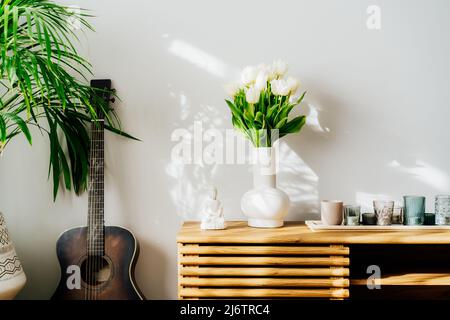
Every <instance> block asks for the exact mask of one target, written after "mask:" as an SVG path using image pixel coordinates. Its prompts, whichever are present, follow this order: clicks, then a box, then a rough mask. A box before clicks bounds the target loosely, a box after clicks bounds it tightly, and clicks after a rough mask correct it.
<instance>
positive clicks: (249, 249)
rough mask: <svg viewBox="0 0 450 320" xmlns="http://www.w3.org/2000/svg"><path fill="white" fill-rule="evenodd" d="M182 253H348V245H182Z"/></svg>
mask: <svg viewBox="0 0 450 320" xmlns="http://www.w3.org/2000/svg"><path fill="white" fill-rule="evenodd" d="M180 253H182V254H222V255H302V254H305V255H348V254H349V248H348V247H324V246H322V247H301V246H298V247H297V246H295V247H289V246H198V245H184V246H182V247H181V248H180Z"/></svg>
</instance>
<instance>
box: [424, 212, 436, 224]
mask: <svg viewBox="0 0 450 320" xmlns="http://www.w3.org/2000/svg"><path fill="white" fill-rule="evenodd" d="M424 224H425V225H427V226H434V225H435V224H436V215H435V214H434V213H425V221H424Z"/></svg>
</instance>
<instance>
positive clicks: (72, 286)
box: [52, 80, 144, 300]
mask: <svg viewBox="0 0 450 320" xmlns="http://www.w3.org/2000/svg"><path fill="white" fill-rule="evenodd" d="M91 86H92V87H94V88H98V89H102V90H101V91H100V90H99V92H100V94H101V95H102V96H101V98H102V99H106V101H108V103H109V101H110V92H111V91H110V90H111V80H92V81H91ZM97 114H98V119H99V120H98V121H93V122H92V125H91V126H92V127H91V128H92V131H91V149H90V154H89V161H90V167H89V171H90V172H89V199H88V204H89V209H88V217H87V220H88V225H87V226H86V227H79V228H73V229H70V230H68V231H65V232H64V233H63V234H62V235H61V236H60V237H59V239H58V241H57V244H56V253H57V255H58V259H59V263H60V266H61V279H60V282H59V285H58V287H57V289H56V291H55V293H54V295H53V297H52V299H63V300H66V299H67V300H142V299H144V296H143V295H142V294H141V292H140V291H139V289H138V287H137V285H136V283H135V281H134V266H135V264H136V261H137V258H138V249H139V247H138V242H137V240H136V238H135V237H134V235H133V234H132V233H131V232H130V231H129V230H127V229H125V228H122V227H116V226H106V227H105V224H104V115H103V113H102V112H101V110H98V112H97Z"/></svg>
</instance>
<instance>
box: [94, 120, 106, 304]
mask: <svg viewBox="0 0 450 320" xmlns="http://www.w3.org/2000/svg"><path fill="white" fill-rule="evenodd" d="M97 138H98V140H99V141H98V142H97V143H98V145H100V147H99V148H98V155H99V156H100V157H99V159H100V160H98V161H99V163H100V166H99V168H98V170H99V173H100V174H99V177H97V179H98V178H100V180H101V181H98V180H97V182H98V184H97V185H96V187H97V189H96V190H97V192H99V194H98V195H97V197H98V199H97V200H98V204H97V205H98V210H97V212H96V214H97V227H102V226H103V222H102V221H100V219H101V218H102V210H103V209H102V207H103V201H104V199H103V195H104V193H103V188H102V185H103V178H104V175H103V170H104V140H103V139H104V136H103V121H101V120H100V122H99V132H98V137H97ZM100 189H101V190H100ZM102 234H103V233H102V230H100V229H98V231H96V236H99V239H98V240H97V248H96V249H97V255H96V259H97V266H96V284H97V283H98V279H99V276H100V268H101V262H102V258H103V257H102V250H101V246H102V244H103V238H102ZM95 292H96V294H97V296H98V291H97V290H96V291H95ZM97 296H96V298H97Z"/></svg>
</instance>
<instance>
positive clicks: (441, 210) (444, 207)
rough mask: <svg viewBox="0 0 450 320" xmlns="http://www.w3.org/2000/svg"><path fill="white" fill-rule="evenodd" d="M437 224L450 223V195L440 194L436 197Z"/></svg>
mask: <svg viewBox="0 0 450 320" xmlns="http://www.w3.org/2000/svg"><path fill="white" fill-rule="evenodd" d="M434 209H435V213H436V224H437V225H450V195H439V196H436V197H435V199H434Z"/></svg>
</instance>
